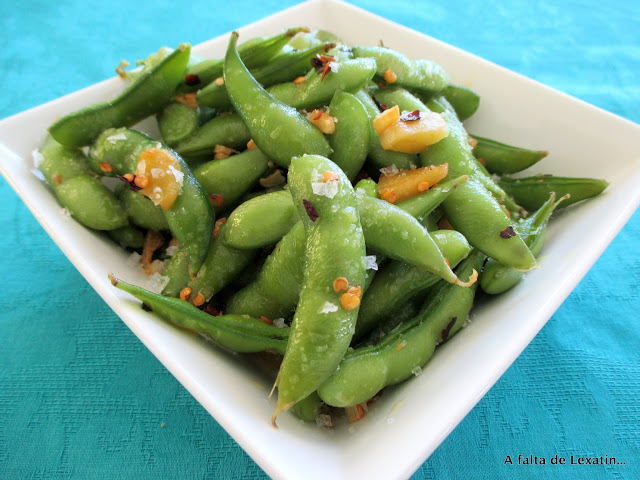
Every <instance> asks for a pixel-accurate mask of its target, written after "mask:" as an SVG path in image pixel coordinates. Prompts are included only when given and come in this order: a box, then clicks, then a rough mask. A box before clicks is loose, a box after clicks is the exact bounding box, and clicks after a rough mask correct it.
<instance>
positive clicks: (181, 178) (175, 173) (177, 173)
mask: <svg viewBox="0 0 640 480" xmlns="http://www.w3.org/2000/svg"><path fill="white" fill-rule="evenodd" d="M169 170H171V173H173V176H174V177H176V182H178V183H179V184H180V186H182V185H183V183H184V173H182V172H181V171H180V170H177V169H176V168H175V167H174V166H173V165H169Z"/></svg>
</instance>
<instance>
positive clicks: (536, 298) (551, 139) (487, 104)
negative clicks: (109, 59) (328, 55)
mask: <svg viewBox="0 0 640 480" xmlns="http://www.w3.org/2000/svg"><path fill="white" fill-rule="evenodd" d="M293 25H308V26H310V27H313V28H324V29H327V30H331V31H333V32H335V33H337V34H338V35H339V36H341V37H342V38H343V39H344V40H345V42H347V43H349V44H369V45H374V44H377V43H378V41H379V37H380V32H384V35H383V37H384V42H385V45H387V46H389V47H392V48H396V49H398V50H400V51H402V52H404V53H406V54H407V55H409V56H413V57H416V58H417V57H425V56H426V57H429V58H431V59H433V60H435V61H437V62H439V63H440V64H441V65H443V66H444V67H445V68H446V69H447V71H448V72H449V73H450V74H451V76H452V79H453V81H454V82H456V83H459V84H463V85H467V86H470V87H472V88H473V89H474V90H476V91H477V92H478V93H479V94H480V95H481V97H482V105H481V108H480V110H479V111H478V113H476V115H474V117H473V118H472V119H471V120H470V121H469V122H468V123H467V126H468V127H469V130H470V131H473V132H474V133H477V134H479V135H483V136H487V137H492V138H499V139H501V140H502V141H505V142H508V143H513V144H517V145H521V146H525V147H527V146H530V147H536V146H539V145H544V146H545V148H547V149H548V150H549V151H550V152H551V155H549V157H547V158H546V159H545V160H543V161H542V162H541V163H540V164H538V165H537V166H536V167H535V170H536V172H537V171H544V172H546V173H554V174H558V175H571V176H587V177H588V176H591V177H602V175H603V170H602V168H601V166H602V159H605V158H606V159H607V166H608V168H607V170H606V172H607V176H606V179H607V180H608V181H609V182H610V186H609V188H608V189H607V190H606V192H605V193H604V194H603V195H601V196H599V197H598V198H596V199H593V200H591V201H589V202H583V204H579V205H576V206H575V207H571V208H569V209H567V211H564V212H563V213H561V214H560V215H559V216H558V218H556V219H555V220H554V222H553V223H552V225H551V226H550V228H549V234H548V240H547V244H546V246H545V250H544V256H543V257H542V258H541V260H540V265H541V268H539V269H538V270H536V271H533V272H531V273H528V274H527V278H526V281H525V282H523V283H521V284H520V285H518V286H517V287H516V288H515V289H513V290H512V291H511V292H509V293H508V294H506V295H502V296H500V297H497V298H495V299H494V300H493V301H491V302H490V303H486V304H483V305H482V306H481V307H480V308H477V309H476V310H474V312H473V313H472V322H471V324H470V325H469V326H468V327H467V328H465V329H464V330H463V331H462V332H460V334H458V335H457V336H456V337H455V338H454V339H452V340H451V341H450V342H448V343H447V344H446V345H445V346H444V347H443V348H440V349H439V350H438V351H437V353H436V355H435V356H434V358H433V359H432V361H431V362H430V364H429V366H428V368H426V369H425V370H424V371H423V373H422V374H421V375H420V376H419V377H417V378H414V379H412V380H411V381H409V382H405V383H404V384H402V385H400V386H398V387H395V388H393V389H390V390H389V391H387V392H386V393H385V394H384V395H383V396H382V397H381V398H380V399H379V400H378V401H377V402H375V404H373V407H372V409H371V410H370V413H369V415H368V416H367V418H366V419H365V420H363V421H361V422H359V423H357V424H355V425H354V426H352V427H351V428H349V427H348V426H347V425H339V426H338V427H337V428H335V429H334V430H331V431H328V430H322V429H318V428H316V426H315V425H304V424H301V423H300V422H298V421H297V420H295V419H294V418H293V417H292V416H290V415H281V416H280V418H279V425H280V429H279V430H274V429H273V428H272V427H271V424H270V418H271V413H272V411H273V408H274V406H275V400H274V399H272V400H268V399H267V394H268V391H269V389H270V387H271V385H270V383H269V381H268V380H267V379H266V378H265V377H264V376H262V375H261V374H259V373H257V372H256V371H255V370H254V369H253V368H252V367H250V366H248V365H247V364H246V363H245V362H243V361H238V360H239V359H238V358H234V357H233V356H230V355H228V354H226V353H223V352H221V351H219V350H216V349H213V348H211V346H210V345H207V344H205V343H204V342H201V341H199V340H198V339H195V338H194V337H192V336H191V335H188V334H185V333H183V332H181V331H178V330H176V329H174V328H172V327H171V326H169V325H167V324H166V323H164V322H163V321H161V320H158V319H156V318H155V317H154V316H153V315H150V314H148V313H146V312H143V311H142V310H141V309H140V308H139V304H137V303H135V302H133V301H132V300H131V298H130V297H128V296H127V295H126V294H124V293H122V292H120V291H119V290H116V289H114V288H113V287H112V286H111V285H110V283H109V282H108V280H107V273H108V272H112V271H113V272H115V273H116V275H118V276H119V277H121V278H123V279H125V280H129V281H132V282H135V283H138V284H144V282H145V278H143V275H141V274H140V273H139V272H137V271H136V270H135V269H134V268H133V267H132V266H131V265H129V264H127V261H126V259H127V255H126V254H125V253H123V252H122V251H121V250H120V249H118V248H116V247H114V246H113V245H111V244H110V243H109V242H107V241H106V240H104V239H102V237H100V236H98V235H95V234H93V233H91V232H89V231H88V230H86V229H84V228H83V227H81V226H79V225H78V224H76V223H75V222H74V221H73V220H72V219H70V218H69V217H67V216H65V215H64V214H63V213H62V211H61V208H60V206H59V205H58V203H57V202H56V200H55V199H54V197H53V196H52V195H51V193H50V191H49V190H48V189H47V187H46V186H45V185H44V184H43V183H42V182H41V181H40V180H38V179H37V178H36V177H35V176H34V175H33V174H32V169H33V166H32V160H31V152H32V151H33V150H34V149H36V148H38V147H39V145H40V142H41V140H42V138H43V136H44V132H45V130H46V128H47V127H48V126H49V125H50V124H51V123H52V122H53V121H54V120H55V119H56V118H58V117H59V116H61V115H64V114H65V113H67V112H70V111H73V110H75V109H78V108H80V107H82V106H85V105H87V104H88V103H92V102H95V101H99V100H104V99H108V98H110V97H112V96H113V95H114V94H115V93H117V92H118V91H120V90H121V89H122V87H123V83H122V82H121V81H120V80H119V79H117V78H113V79H110V80H107V81H105V82H102V83H99V84H97V85H94V86H92V87H89V88H86V89H84V90H81V91H79V92H76V93H73V94H71V95H67V96H65V97H63V98H60V99H58V100H55V101H52V102H49V103H47V104H45V105H42V106H40V107H37V108H34V109H31V110H28V111H26V112H23V113H20V114H18V115H15V116H13V117H10V118H7V119H5V120H3V121H1V122H0V170H1V171H2V173H3V175H4V176H5V177H6V178H7V180H8V181H9V183H10V184H11V185H12V186H13V188H14V189H15V190H16V191H17V192H18V194H19V195H20V197H21V198H22V199H23V201H24V202H25V204H26V205H27V206H28V207H29V209H30V210H31V211H32V212H33V214H34V215H35V217H36V218H37V219H38V221H39V222H40V223H41V224H42V226H43V227H44V228H45V230H46V231H47V232H48V233H49V235H50V236H51V237H52V238H53V240H54V241H55V242H56V243H57V244H58V246H59V247H60V248H61V249H62V251H63V252H64V253H65V254H66V255H67V257H68V258H69V259H70V260H71V262H72V263H73V264H74V265H75V266H76V268H77V269H78V270H79V271H80V272H81V273H82V275H83V276H84V277H85V278H86V279H87V281H88V282H89V283H90V284H91V285H92V286H93V288H95V290H96V291H97V292H98V293H99V294H100V295H101V296H102V298H103V299H104V300H105V301H106V302H107V303H108V304H109V305H110V306H111V308H113V310H114V311H115V312H116V313H117V314H118V315H119V316H120V317H121V318H122V320H123V321H124V322H125V323H126V324H127V325H128V326H129V328H131V330H132V331H133V332H134V333H135V334H136V335H137V336H138V337H139V338H140V339H141V340H142V342H143V343H144V344H145V345H146V346H147V347H148V348H149V349H150V350H151V351H152V352H153V354H154V355H155V356H156V357H157V358H158V359H159V360H160V361H161V362H162V363H163V364H164V365H165V366H166V367H167V369H169V370H170V371H171V373H172V374H173V375H174V376H175V377H176V378H177V379H178V380H179V381H180V382H181V383H182V384H183V385H184V386H185V388H187V389H188V390H189V392H191V393H192V394H193V395H194V397H195V398H196V399H197V400H198V401H199V402H200V403H201V404H202V405H203V406H204V407H205V408H206V409H207V410H208V411H209V412H210V413H211V415H213V417H214V418H215V419H216V420H217V421H218V422H219V423H220V424H221V425H222V426H223V427H224V428H225V429H226V430H227V431H228V432H229V433H230V434H231V436H232V437H233V438H234V439H235V440H236V441H237V442H238V443H239V444H240V445H241V446H242V448H244V449H245V450H246V451H247V452H248V453H249V455H251V457H252V458H253V459H254V460H255V461H256V462H257V463H258V465H260V467H261V468H263V469H264V470H265V471H266V472H267V474H269V475H270V476H271V477H273V478H287V479H299V478H305V479H309V480H311V479H323V480H324V479H328V478H331V479H343V478H344V479H353V478H370V479H375V478H380V479H392V478H407V477H409V476H410V475H411V474H412V473H413V472H414V471H415V470H416V469H417V468H418V467H419V466H420V465H421V464H422V463H423V462H424V461H425V459H426V458H427V457H428V456H429V455H430V454H431V453H432V452H433V451H434V450H435V448H436V447H437V446H438V445H439V444H440V443H441V442H442V441H443V440H444V438H445V437H446V436H447V435H448V434H449V432H451V430H453V428H455V426H456V425H457V424H458V423H459V422H460V420H461V419H462V418H463V417H464V416H465V415H466V414H467V413H468V412H469V411H470V410H471V409H472V408H473V406H474V405H475V404H476V403H477V402H478V400H480V398H482V396H483V395H484V394H485V393H486V392H487V390H488V389H489V388H490V387H491V386H492V385H493V384H494V383H495V382H496V380H497V379H498V378H499V377H500V376H501V375H502V374H503V373H504V371H505V370H506V369H507V368H508V367H509V365H511V363H512V362H513V361H514V360H515V358H516V357H517V356H518V355H519V354H520V353H521V352H522V350H523V349H524V348H525V346H526V345H527V344H528V343H529V342H530V341H531V339H532V338H533V337H534V336H535V335H536V333H537V332H538V331H539V330H540V328H542V326H543V325H544V324H545V322H546V321H547V320H548V319H549V318H550V317H551V315H552V314H553V312H554V311H555V310H556V309H557V308H558V306H559V305H560V304H561V303H562V302H563V300H564V299H565V298H566V297H567V296H568V295H569V293H570V292H571V290H572V289H573V288H574V287H575V285H576V284H577V283H578V282H579V281H580V279H581V278H582V277H583V276H584V274H585V273H586V272H587V271H588V270H589V268H590V267H591V266H592V265H593V263H594V262H595V260H596V259H597V258H598V257H599V256H600V254H601V253H602V252H603V251H604V249H605V248H606V246H607V245H608V244H609V243H610V242H611V240H612V239H613V237H614V236H615V235H616V234H617V233H618V231H619V230H620V229H621V228H622V226H623V225H624V223H625V222H626V221H627V220H628V218H629V217H630V216H631V214H632V213H633V212H634V211H635V209H636V208H637V206H638V204H639V203H640V189H638V188H637V185H638V184H639V183H640V143H639V142H637V139H638V138H640V126H638V125H636V124H634V123H632V122H629V121H627V120H624V119H622V118H620V117H617V116H615V115H612V114H610V113H607V112H605V111H603V110H600V109H598V108H595V107H593V106H590V105H587V104H585V103H584V102H581V101H579V100H576V99H574V98H571V97H569V96H567V95H565V94H562V93H560V92H557V91H555V90H552V89H550V88H548V87H545V86H543V85H541V84H539V83H536V82H534V81H532V80H530V79H527V78H524V77H522V76H519V75H517V74H515V73H512V72H510V71H508V70H505V69H504V68H501V67H499V66H496V65H494V64H492V63H490V62H487V61H485V60H482V59H480V58H477V57H475V56H473V55H471V54H468V53H465V52H463V51H461V50H459V49H457V48H455V47H451V46H449V45H447V44H444V43H442V42H440V41H438V40H435V39H433V38H430V37H427V36H425V35H422V34H420V33H417V32H415V31H413V30H410V29H408V28H405V27H402V26H400V25H397V24H394V23H392V22H389V21H387V20H384V19H382V18H380V17H377V16H375V15H372V14H370V13H367V12H365V11H363V10H361V9H358V8H356V7H353V6H350V5H347V4H343V3H340V2H336V1H330V0H329V1H311V2H307V3H304V4H301V5H298V6H296V7H293V8H290V9H288V10H286V11H283V12H280V13H278V14H276V15H272V16H270V17H268V18H266V19H264V20H261V21H259V22H256V23H254V24H251V25H249V26H247V27H244V28H242V29H240V30H239V31H240V33H241V38H244V39H247V38H250V37H252V36H256V35H261V34H268V33H273V32H276V31H279V30H282V29H284V28H287V27H290V26H293ZM371 32H377V33H375V34H374V35H372V34H371ZM227 40H228V35H223V36H222V37H218V38H216V39H213V40H211V41H208V42H205V43H203V44H201V45H198V46H197V47H196V48H195V52H197V53H198V54H200V55H202V56H205V57H209V56H211V57H220V56H222V54H223V52H224V50H225V47H226V43H227ZM576 159H580V161H579V163H578V162H577V160H576Z"/></svg>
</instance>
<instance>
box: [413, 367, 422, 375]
mask: <svg viewBox="0 0 640 480" xmlns="http://www.w3.org/2000/svg"><path fill="white" fill-rule="evenodd" d="M411 373H413V374H414V375H415V376H416V377H417V376H418V375H420V374H421V373H422V367H414V368H413V370H411Z"/></svg>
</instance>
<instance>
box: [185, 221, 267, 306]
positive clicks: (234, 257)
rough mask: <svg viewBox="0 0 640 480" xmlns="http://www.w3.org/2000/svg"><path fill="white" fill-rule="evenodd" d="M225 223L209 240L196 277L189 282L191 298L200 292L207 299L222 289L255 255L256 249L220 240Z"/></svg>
mask: <svg viewBox="0 0 640 480" xmlns="http://www.w3.org/2000/svg"><path fill="white" fill-rule="evenodd" d="M224 229H225V225H224V224H223V225H222V226H221V227H220V230H219V231H218V235H216V237H215V238H214V239H213V241H212V242H211V246H210V247H209V251H208V252H207V256H206V258H205V259H204V262H203V263H202V267H200V269H199V270H198V274H197V276H196V278H194V279H193V280H192V281H191V282H189V285H188V286H189V287H190V288H191V289H192V291H193V295H192V298H195V297H196V296H197V295H198V294H202V296H203V297H204V300H205V301H209V300H210V299H211V297H213V296H214V295H215V294H216V293H218V292H219V291H220V290H222V289H223V288H224V287H225V286H226V285H227V284H228V283H229V282H230V281H231V280H233V278H234V277H235V276H236V275H238V274H239V273H240V272H241V271H242V270H244V268H245V267H246V266H247V265H249V264H250V263H251V261H252V260H253V259H254V258H255V256H256V255H257V251H256V250H238V249H235V248H231V247H228V246H227V245H225V244H224V242H223V241H222V237H223V235H224Z"/></svg>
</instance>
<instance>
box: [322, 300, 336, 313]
mask: <svg viewBox="0 0 640 480" xmlns="http://www.w3.org/2000/svg"><path fill="white" fill-rule="evenodd" d="M337 311H338V306H337V305H334V304H333V303H331V302H324V305H323V306H322V310H320V313H332V312H337Z"/></svg>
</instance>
